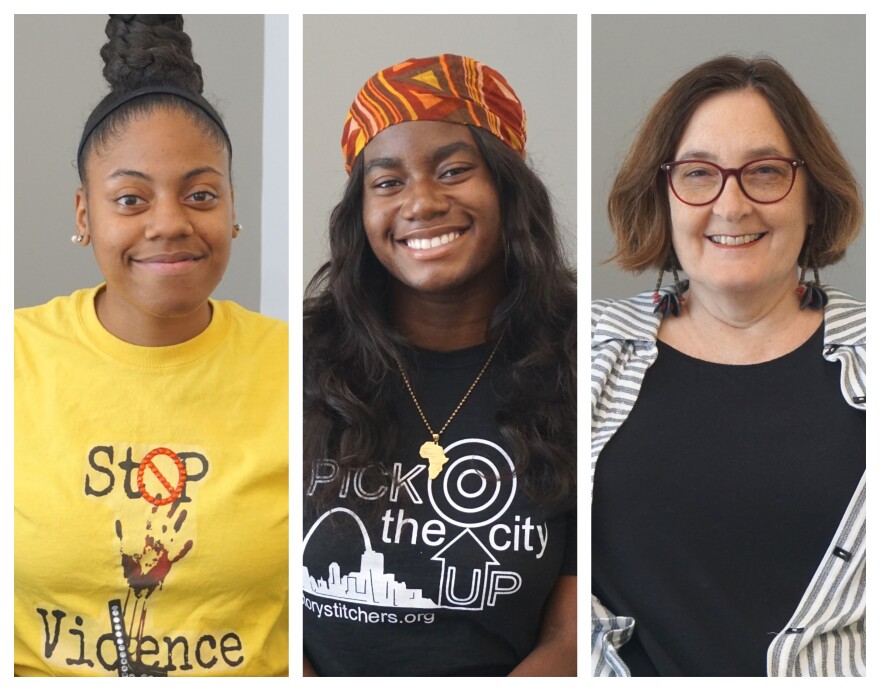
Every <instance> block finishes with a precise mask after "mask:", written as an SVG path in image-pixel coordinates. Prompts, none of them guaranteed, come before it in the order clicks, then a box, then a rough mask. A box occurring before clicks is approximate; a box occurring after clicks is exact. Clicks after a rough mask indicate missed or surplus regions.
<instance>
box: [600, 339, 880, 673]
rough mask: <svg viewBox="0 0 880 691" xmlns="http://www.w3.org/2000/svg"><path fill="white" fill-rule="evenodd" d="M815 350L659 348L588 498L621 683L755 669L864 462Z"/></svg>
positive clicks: (861, 427) (860, 437) (860, 420)
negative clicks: (750, 357) (769, 354)
mask: <svg viewBox="0 0 880 691" xmlns="http://www.w3.org/2000/svg"><path fill="white" fill-rule="evenodd" d="M822 341H823V328H822V327H820V328H819V329H818V330H817V331H816V333H815V334H814V335H813V336H812V337H811V338H810V339H809V340H808V341H807V342H806V343H804V344H803V345H802V346H800V347H799V348H797V349H796V350H795V351H793V352H791V353H789V354H788V355H785V356H783V357H781V358H778V359H776V360H772V361H770V362H764V363H759V364H756V365H720V364H715V363H709V362H704V361H702V360H697V359H695V358H692V357H690V356H687V355H685V354H683V353H681V352H679V351H676V350H675V349H673V348H671V347H669V346H667V345H666V344H664V343H662V342H659V343H658V348H659V355H658V358H657V360H656V362H655V363H654V365H652V366H651V367H650V368H649V369H648V371H647V373H646V375H645V379H644V382H643V384H642V388H641V391H640V393H639V397H638V400H637V402H636V404H635V406H634V408H633V409H632V411H631V413H630V415H629V417H628V418H627V420H626V421H625V422H624V423H623V425H621V427H620V429H619V430H618V431H617V433H616V434H615V435H614V437H613V438H612V439H611V440H610V441H609V442H608V443H607V445H606V446H605V449H604V450H603V452H602V454H601V459H600V462H599V463H598V465H597V468H596V475H595V485H594V494H593V505H592V512H593V513H592V517H593V520H592V557H593V558H592V564H593V569H592V578H593V584H592V587H593V590H592V592H593V593H595V594H596V595H597V597H599V599H600V600H601V601H602V602H603V604H605V605H606V606H607V607H608V608H609V609H610V610H611V611H613V612H615V613H616V614H618V615H620V616H632V617H634V618H635V620H636V626H635V635H634V637H633V639H632V640H631V641H630V642H629V643H627V644H626V645H624V646H623V647H622V648H621V656H622V658H623V660H624V662H625V663H626V664H627V665H628V666H629V667H630V671H631V673H632V674H633V676H652V675H659V676H766V673H767V671H766V670H767V662H766V657H767V649H768V647H769V645H770V642H771V641H772V639H773V638H774V637H775V636H776V634H777V633H778V632H780V631H782V630H784V629H785V628H786V625H787V623H788V620H789V618H790V617H791V616H792V614H793V613H794V611H795V609H796V607H797V605H798V603H799V602H800V599H801V597H802V596H803V593H804V591H805V590H806V588H807V585H808V584H809V582H810V580H811V578H812V576H813V574H814V572H815V570H816V568H817V566H818V565H819V562H820V560H821V559H822V557H823V555H824V554H825V550H826V549H827V548H828V545H829V543H830V542H831V539H832V537H833V535H834V533H835V531H836V530H837V527H838V523H839V521H840V519H841V517H842V516H843V513H844V511H845V510H846V507H847V505H848V503H849V501H850V499H851V497H852V494H853V492H854V490H855V488H856V486H857V485H858V482H859V480H860V478H861V476H862V473H863V472H864V469H865V453H866V450H865V414H864V412H863V411H858V410H856V409H854V408H851V407H849V406H848V405H847V404H846V402H845V401H844V399H843V396H842V394H841V391H840V367H839V365H837V364H836V363H829V362H826V361H825V360H824V359H823V358H822V356H821V351H822Z"/></svg>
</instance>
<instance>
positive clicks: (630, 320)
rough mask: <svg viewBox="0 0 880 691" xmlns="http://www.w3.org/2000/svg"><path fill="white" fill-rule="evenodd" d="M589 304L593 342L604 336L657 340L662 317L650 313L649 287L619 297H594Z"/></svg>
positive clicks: (650, 296)
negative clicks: (612, 298)
mask: <svg viewBox="0 0 880 691" xmlns="http://www.w3.org/2000/svg"><path fill="white" fill-rule="evenodd" d="M590 307H591V315H590V328H591V330H592V334H593V344H594V345H595V344H597V343H601V342H603V341H608V340H631V341H656V340H657V331H658V329H659V328H660V321H661V318H662V317H661V315H660V314H656V313H654V301H653V292H652V291H647V292H644V293H639V294H638V295H636V296H634V297H631V298H626V299H623V300H610V299H603V300H594V301H593V302H592V303H591V305H590Z"/></svg>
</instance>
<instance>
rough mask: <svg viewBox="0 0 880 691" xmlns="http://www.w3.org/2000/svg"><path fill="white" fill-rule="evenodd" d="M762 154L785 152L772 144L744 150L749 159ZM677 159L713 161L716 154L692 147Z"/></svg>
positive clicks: (778, 154) (774, 154)
mask: <svg viewBox="0 0 880 691" xmlns="http://www.w3.org/2000/svg"><path fill="white" fill-rule="evenodd" d="M762 156H785V153H784V152H783V151H782V150H781V149H779V148H778V147H776V146H773V145H772V144H770V145H768V146H759V147H756V148H754V149H749V150H748V151H746V152H745V157H746V158H749V159H753V160H754V159H756V158H761V157H762ZM676 158H677V159H678V160H679V161H684V160H686V159H691V158H698V159H700V160H704V161H714V160H716V158H717V157H716V156H714V154H712V153H710V152H709V151H706V150H705V149H692V150H689V151H682V152H681V153H680V154H679V155H678V156H677V157H676Z"/></svg>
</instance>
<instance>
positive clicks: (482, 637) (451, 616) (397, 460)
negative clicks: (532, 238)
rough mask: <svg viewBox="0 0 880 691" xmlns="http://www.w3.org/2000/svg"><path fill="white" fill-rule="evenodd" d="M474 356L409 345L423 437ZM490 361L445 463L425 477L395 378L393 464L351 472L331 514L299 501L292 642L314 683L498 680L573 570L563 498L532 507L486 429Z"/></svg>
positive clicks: (568, 512)
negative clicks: (299, 637)
mask: <svg viewBox="0 0 880 691" xmlns="http://www.w3.org/2000/svg"><path fill="white" fill-rule="evenodd" d="M488 354H489V353H488V350H487V349H486V348H485V347H484V346H479V347H476V348H468V349H465V350H460V351H455V352H452V353H436V352H430V351H418V353H417V358H416V359H417V366H416V367H409V368H408V370H409V374H410V380H411V383H412V386H413V390H414V391H415V394H416V397H417V398H418V401H419V403H420V405H421V407H422V409H423V410H424V412H425V415H426V417H427V418H428V421H429V423H430V424H431V426H432V428H433V429H434V430H435V431H437V430H439V429H440V428H441V427H442V426H443V424H444V423H445V422H446V420H447V418H448V417H449V416H450V414H451V413H452V411H453V410H454V409H455V407H456V405H457V404H458V403H459V401H460V400H461V399H462V397H463V396H464V394H465V392H466V391H467V390H468V387H469V386H470V385H471V383H472V382H473V381H474V379H475V377H476V376H477V373H478V372H479V371H480V369H481V368H482V366H483V363H484V362H485V361H486V358H487V357H488ZM501 364H502V363H500V362H499V361H497V360H496V361H494V362H493V363H492V364H491V365H490V366H489V368H488V370H487V371H486V373H485V374H484V375H483V378H482V379H481V380H480V382H479V383H478V384H477V386H476V387H475V388H474V390H473V392H472V393H471V395H470V397H469V398H468V399H467V401H466V402H465V403H464V404H463V405H462V407H461V409H460V410H459V412H458V414H457V415H456V416H455V418H454V419H453V421H452V422H451V423H450V425H449V427H448V428H447V429H446V431H445V432H444V433H443V435H442V436H441V438H440V444H441V446H442V447H443V449H444V452H445V454H446V457H447V458H448V460H447V461H446V463H445V464H443V466H442V468H441V470H440V472H439V474H438V475H437V476H436V477H435V478H434V479H430V477H429V472H428V463H427V461H426V459H425V458H424V457H423V455H422V446H423V445H424V444H425V443H426V442H428V441H430V438H431V437H430V434H429V432H428V430H427V429H426V427H425V424H424V423H423V422H422V420H421V418H420V417H419V414H418V412H417V411H416V407H415V405H414V404H413V401H412V399H411V398H410V396H409V394H408V393H407V391H406V389H405V388H404V385H403V382H402V380H401V381H400V385H399V387H398V391H397V396H396V398H395V401H394V410H395V416H396V420H394V423H395V425H397V426H398V433H397V442H398V443H397V449H396V453H395V455H394V457H393V458H390V459H382V460H381V463H377V467H379V468H381V471H380V473H381V474H379V473H375V472H374V473H369V472H365V473H360V472H357V471H355V472H352V473H351V475H350V476H349V477H350V481H348V482H347V483H345V484H344V485H343V486H342V488H341V489H340V492H339V494H340V496H339V498H338V502H337V505H336V506H335V507H334V508H333V509H332V510H331V511H327V512H324V513H323V514H321V515H319V516H315V515H313V514H312V512H310V511H309V510H308V507H307V510H306V514H305V518H304V526H303V527H304V531H305V534H306V538H305V540H304V545H303V565H304V570H303V578H304V589H303V638H304V645H305V650H306V654H307V655H308V657H309V660H310V661H311V662H312V664H313V665H314V666H315V668H316V670H317V671H318V673H319V674H321V675H322V676H324V675H327V676H334V675H344V676H401V675H405V676H446V675H467V676H487V675H505V674H507V673H509V672H510V671H511V670H512V669H513V668H514V667H515V666H516V665H517V664H518V663H519V662H520V661H521V660H522V659H523V658H524V657H525V656H526V655H528V653H530V652H531V650H532V649H533V648H534V646H535V643H536V640H537V635H538V632H539V630H540V625H541V620H542V614H543V606H544V603H545V602H546V600H547V597H548V596H549V594H550V591H551V590H552V588H553V586H554V585H555V583H556V581H557V580H558V578H559V576H560V575H562V574H572V575H573V574H575V573H576V533H575V530H576V519H575V512H574V506H573V504H574V500H573V499H572V501H571V504H569V505H568V506H565V507H552V508H551V507H542V506H537V505H535V503H534V502H532V501H530V500H529V499H528V497H526V495H525V493H524V492H523V489H522V486H521V483H518V482H514V481H513V479H512V473H511V470H512V468H513V464H514V463H515V460H516V459H515V458H513V457H512V456H511V452H510V450H509V449H506V448H505V445H504V442H503V440H502V439H501V438H500V435H499V432H498V425H497V423H496V422H495V413H496V411H497V408H498V396H497V393H496V391H495V384H494V381H493V379H494V377H493V372H494V371H495V367H496V365H501ZM398 376H399V375H398ZM313 469H314V475H313V477H316V478H319V480H318V481H320V478H327V477H330V475H331V474H332V473H334V472H339V466H338V464H337V463H336V462H335V461H333V460H319V461H316V462H314V463H313ZM307 494H308V488H307Z"/></svg>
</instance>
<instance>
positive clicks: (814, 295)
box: [795, 265, 828, 310]
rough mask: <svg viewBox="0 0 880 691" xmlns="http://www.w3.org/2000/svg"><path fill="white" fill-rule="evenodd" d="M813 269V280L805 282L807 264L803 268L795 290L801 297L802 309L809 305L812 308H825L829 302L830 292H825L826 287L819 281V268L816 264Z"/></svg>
mask: <svg viewBox="0 0 880 691" xmlns="http://www.w3.org/2000/svg"><path fill="white" fill-rule="evenodd" d="M812 269H813V280H812V281H810V282H809V283H805V282H804V279H805V278H806V276H807V267H806V265H805V266H804V267H803V268H802V269H801V277H800V280H799V281H798V287H797V288H796V289H795V292H796V293H797V296H798V297H799V298H800V301H801V309H805V308H806V307H809V308H810V309H811V310H821V309H825V306H826V305H827V304H828V293H826V292H825V289H824V288H822V284H821V283H820V282H819V270H818V269H817V268H816V267H815V266H814V267H812Z"/></svg>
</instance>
